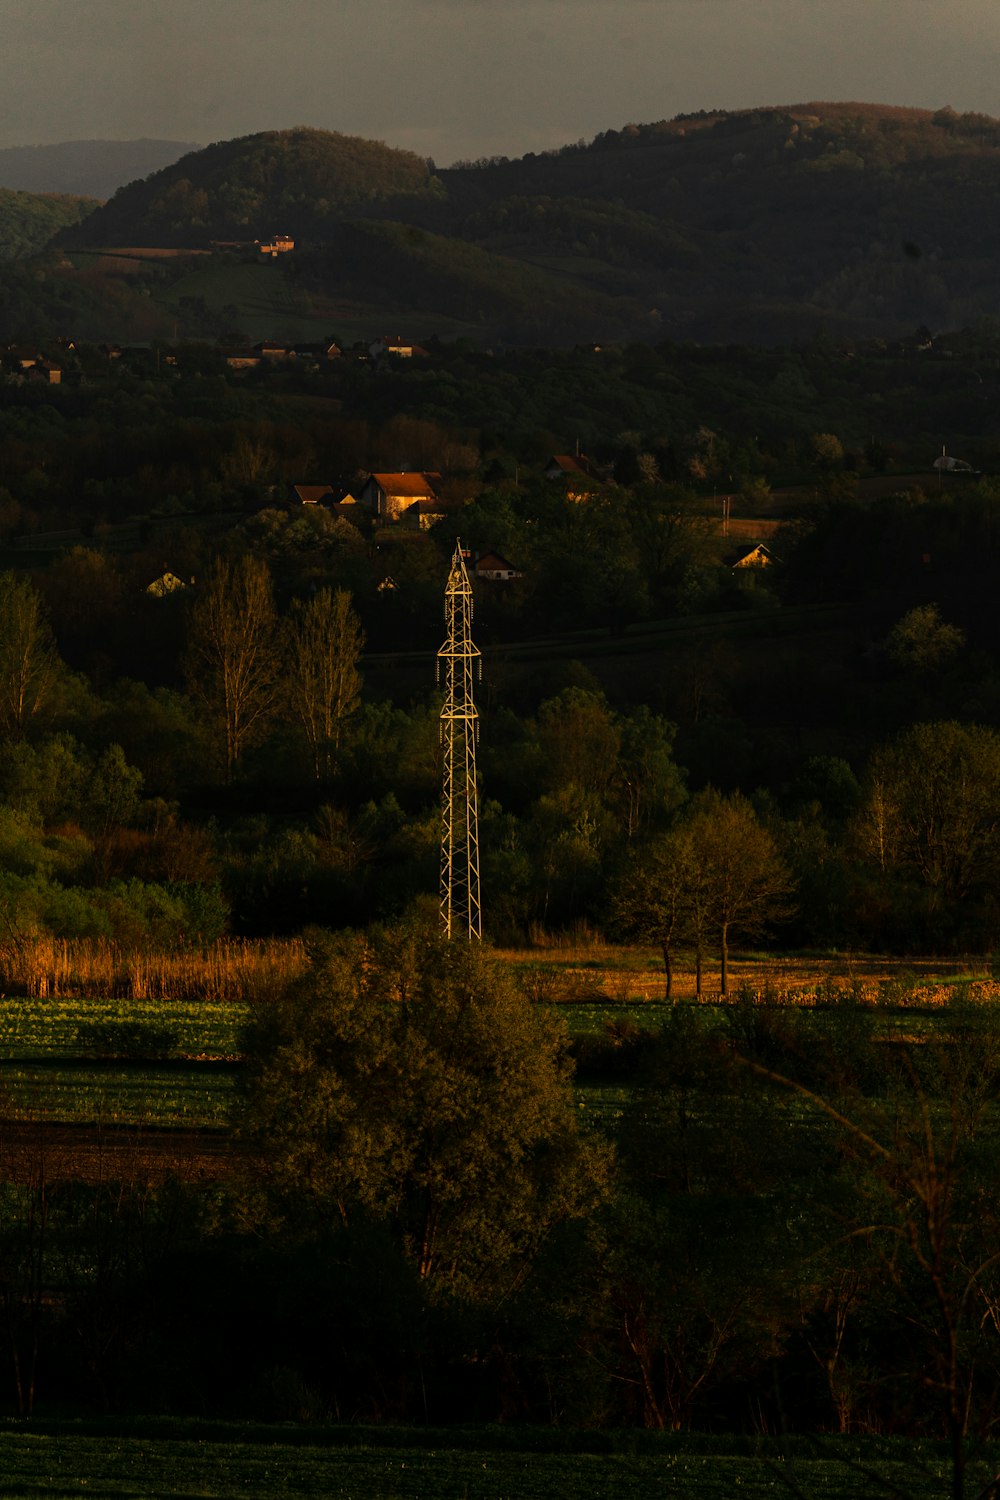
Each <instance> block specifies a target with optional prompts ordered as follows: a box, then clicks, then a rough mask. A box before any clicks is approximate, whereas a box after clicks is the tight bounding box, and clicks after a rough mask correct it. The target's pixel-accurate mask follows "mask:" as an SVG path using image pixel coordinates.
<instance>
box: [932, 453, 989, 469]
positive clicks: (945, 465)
mask: <svg viewBox="0 0 1000 1500" xmlns="http://www.w3.org/2000/svg"><path fill="white" fill-rule="evenodd" d="M934 467H935V469H937V471H938V473H939V474H978V473H979V470H978V469H974V468H973V467H972V465H971V464H967V463H966V462H965V459H964V458H953V457H952V456H951V454H950V453H944V452H942V454H941V457H940V458H936V459H935V460H934Z"/></svg>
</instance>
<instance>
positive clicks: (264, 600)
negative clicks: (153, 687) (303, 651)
mask: <svg viewBox="0 0 1000 1500" xmlns="http://www.w3.org/2000/svg"><path fill="white" fill-rule="evenodd" d="M187 676H188V682H189V685H190V687H191V690H192V692H193V693H194V694H195V696H196V697H198V698H200V699H201V701H202V702H203V703H204V704H205V706H206V708H207V709H208V711H209V713H210V714H211V716H212V718H213V720H214V722H215V726H216V729H217V730H218V732H219V734H220V738H221V743H222V748H223V757H224V763H225V770H226V780H227V781H231V780H232V778H233V773H234V770H235V768H236V765H237V763H238V761H239V760H240V758H241V756H242V755H243V754H244V752H245V750H246V749H247V747H248V746H249V745H251V744H252V743H253V742H254V740H256V739H257V738H258V737H259V736H260V734H261V733H262V731H263V730H264V729H265V727H266V726H267V723H268V720H269V719H270V718H271V715H272V714H273V712H274V709H275V706H276V704H277V699H278V692H279V680H280V652H279V648H278V624H277V616H276V614H275V609H274V600H273V597H272V591H271V575H270V573H269V572H268V569H267V565H266V564H265V563H262V562H259V561H258V560H257V559H256V558H254V557H250V556H245V557H242V558H240V560H239V561H238V562H236V563H230V562H228V561H226V560H225V559H224V558H217V559H216V562H215V566H214V567H213V569H212V572H211V574H210V576H209V580H208V583H207V585H206V587H205V591H204V593H203V594H201V595H200V597H199V598H198V599H197V600H196V601H195V604H194V607H193V608H192V611H191V623H190V632H189V637H188V651H187Z"/></svg>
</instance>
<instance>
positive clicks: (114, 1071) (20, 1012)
mask: <svg viewBox="0 0 1000 1500" xmlns="http://www.w3.org/2000/svg"><path fill="white" fill-rule="evenodd" d="M547 967H548V968H549V969H551V971H552V972H556V973H558V972H559V970H560V966H559V965H558V964H557V963H552V964H551V965H549V966H547ZM574 972H578V971H574ZM627 972H628V971H625V970H623V971H622V973H623V975H625V977H626V978H627ZM583 973H584V977H586V973H587V971H586V970H584V971H583ZM603 982H605V983H606V976H605V980H604V981H603ZM594 983H595V984H596V983H597V981H596V980H595V981H594ZM626 988H627V986H626ZM899 989H900V995H901V997H902V999H903V1003H901V1004H886V1005H884V1006H880V1007H879V1008H878V1027H877V1035H878V1036H879V1037H880V1038H882V1039H884V1040H885V1041H887V1042H892V1041H899V1040H904V1039H908V1040H912V1039H913V1038H915V1037H916V1038H920V1037H924V1036H931V1035H933V1033H934V1031H935V1028H936V1027H937V1026H938V1025H939V1023H940V1019H941V1017H942V1014H944V1013H947V1014H948V1015H949V1017H950V1019H951V1021H954V1010H953V1009H952V1008H951V1007H949V1008H948V1010H947V1012H944V1011H943V1010H942V1007H941V1005H940V1004H937V1005H933V1006H921V1005H920V1004H919V996H920V990H919V988H914V989H912V990H910V989H909V987H908V985H900V986H899ZM953 991H954V995H955V998H956V1001H960V999H961V994H962V990H961V986H960V985H956V986H954V987H953ZM623 993H624V992H623ZM550 1003H551V1008H552V1010H553V1012H554V1013H555V1014H557V1015H558V1016H559V1017H560V1018H561V1019H563V1020H564V1021H565V1022H566V1025H567V1028H568V1030H569V1033H570V1036H571V1037H572V1038H574V1039H576V1040H578V1041H579V1042H581V1043H583V1044H586V1043H591V1044H593V1043H597V1044H600V1043H601V1041H602V1040H604V1039H609V1040H610V1042H611V1045H612V1050H614V1044H615V1041H616V1039H617V1040H618V1041H622V1042H627V1040H628V1038H629V1037H632V1036H634V1035H635V1034H636V1033H640V1032H655V1031H656V1030H658V1029H659V1027H660V1026H661V1025H662V1024H663V1023H664V1021H665V1019H666V1017H667V1016H668V1015H669V1013H670V1007H669V1006H668V1005H666V1004H665V1003H664V1002H663V1001H659V1000H633V999H628V998H625V999H610V998H607V997H605V998H600V999H594V998H588V999H585V1000H579V1001H571V1002H565V1001H563V1002H556V1003H552V1002H550ZM733 1010H734V1007H733V1006H730V1005H727V1006H718V1005H702V1006H699V1011H700V1012H701V1013H702V1014H703V1015H704V1016H706V1018H709V1017H710V1018H712V1020H713V1022H716V1023H718V1024H719V1025H723V1024H724V1023H725V1018H726V1017H727V1016H731V1015H732V1014H733ZM968 1013H969V1015H970V1016H972V1015H974V1014H975V1008H974V1007H972V1006H970V1007H969V1012H968ZM244 1019H245V1012H244V1010H243V1008H242V1007H241V1006H238V1005H232V1004H226V1005H222V1004H219V1005H213V1004H210V1003H206V1002H204V1001H169V1002H168V1001H141V1000H134V999H131V1000H94V999H71V998H65V999H27V998H17V999H13V998H9V999H3V1000H0V1109H3V1110H5V1111H6V1112H8V1113H10V1114H11V1115H13V1116H14V1117H22V1118H29V1119H32V1120H36V1121H39V1120H49V1121H59V1122H62V1123H68V1124H86V1123H90V1122H95V1123H101V1124H108V1125H130V1126H131V1125H144V1126H157V1127H163V1128H168V1129H177V1128H178V1127H182V1128H185V1129H189V1130H190V1129H195V1130H196V1129H211V1130H217V1129H220V1128H222V1127H224V1126H225V1125H226V1123H227V1121H228V1119H229V1117H230V1112H231V1108H232V1104H233V1100H234V1091H235V1087H236V1080H237V1076H238V1073H239V1068H240V1061H239V1049H240V1031H241V1027H242V1025H243V1022H244ZM612 1075H613V1076H607V1070H606V1068H605V1067H604V1066H603V1065H602V1063H601V1059H600V1055H598V1056H597V1058H596V1059H595V1057H594V1056H593V1055H592V1051H591V1052H588V1051H587V1049H586V1045H584V1050H583V1053H582V1070H581V1076H580V1077H579V1078H578V1079H577V1083H576V1095H577V1102H578V1106H579V1109H580V1111H581V1119H586V1120H587V1121H588V1122H589V1123H591V1124H594V1125H597V1126H599V1127H601V1128H605V1129H608V1128H612V1129H613V1128H614V1125H615V1123H616V1121H617V1120H618V1119H619V1118H620V1117H621V1113H622V1111H623V1110H624V1108H625V1107H626V1105H627V1103H628V1100H629V1097H630V1092H631V1090H630V1084H629V1080H628V1077H627V1076H625V1077H622V1076H619V1075H620V1069H617V1068H615V1069H612Z"/></svg>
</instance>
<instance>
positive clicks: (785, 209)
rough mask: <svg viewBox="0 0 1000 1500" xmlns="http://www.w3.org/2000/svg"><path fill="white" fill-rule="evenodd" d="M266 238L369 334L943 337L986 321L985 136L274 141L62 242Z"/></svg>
mask: <svg viewBox="0 0 1000 1500" xmlns="http://www.w3.org/2000/svg"><path fill="white" fill-rule="evenodd" d="M359 216H363V219H364V221H365V222H364V223H363V224H362V223H358V222H355V221H356V220H357V219H358V217H359ZM376 221H382V224H383V229H382V230H381V231H380V233H379V235H377V236H376V235H375V231H374V229H373V224H374V222H376ZM390 226H394V227H390ZM279 231H280V232H287V233H289V234H292V235H294V236H295V238H296V240H297V241H298V253H297V256H296V257H295V260H294V261H293V263H291V264H289V265H287V266H283V267H282V268H281V270H280V272H278V273H277V274H278V275H279V276H281V277H294V278H298V280H299V282H300V283H301V285H303V286H305V287H306V288H307V289H308V291H309V293H310V295H314V296H316V297H319V298H323V297H325V298H327V299H328V300H330V299H332V300H333V301H334V302H336V299H337V298H338V297H342V296H344V295H347V294H348V288H349V296H350V298H351V299H352V302H353V303H354V304H355V306H358V305H360V306H362V307H366V306H367V307H370V308H371V309H372V315H373V317H374V319H375V329H373V331H376V330H377V325H378V322H379V311H380V310H383V309H384V310H386V311H388V310H390V309H391V310H392V311H393V312H394V313H395V314H398V316H399V317H400V318H403V319H406V318H407V317H410V316H412V317H413V319H414V320H415V321H416V323H417V329H416V331H417V332H418V333H419V332H421V330H422V329H424V327H425V325H427V324H433V323H434V322H435V321H436V320H438V319H440V318H442V317H448V318H456V317H458V318H460V319H462V320H463V321H465V322H468V323H469V324H470V325H471V326H472V327H473V328H474V329H475V330H477V332H478V333H479V335H480V336H481V337H482V338H483V339H502V340H503V341H505V342H513V343H516V342H526V343H530V342H535V341H538V340H544V339H548V340H550V341H552V342H558V343H572V342H575V341H579V342H589V341H598V342H600V341H615V340H621V339H634V340H650V341H653V342H656V341H660V340H663V339H673V340H684V339H694V340H698V341H701V342H723V343H729V342H734V343H736V342H743V343H757V344H774V343H782V342H794V341H800V340H802V339H805V338H809V337H811V336H814V335H815V334H816V333H817V332H821V331H822V332H825V333H828V334H831V335H834V336H872V335H893V334H898V333H900V332H903V331H912V329H913V328H915V327H917V326H919V325H920V324H927V325H928V326H930V327H931V328H934V329H942V328H948V327H960V326H965V325H968V324H970V323H972V322H974V321H975V320H976V319H977V318H978V317H980V316H983V315H993V313H994V312H995V309H996V307H997V306H998V304H1000V256H998V254H997V250H998V248H1000V244H998V241H1000V121H997V120H993V119H990V118H988V117H986V116H982V115H957V114H955V113H954V112H953V111H951V110H941V111H938V112H937V113H936V114H932V113H930V112H929V111H926V110H915V109H897V108H893V107H890V106H878V105H862V104H804V105H796V106H789V107H785V108H774V109H764V110H757V111H753V112H744V113H738V114H703V115H698V116H693V117H692V116H687V117H678V118H677V119H674V120H670V121H661V122H659V123H656V124H648V125H628V126H625V127H624V128H623V129H621V130H609V131H606V132H604V133H603V134H601V135H599V136H597V137H596V138H595V139H594V140H593V141H592V142H591V143H590V144H589V145H577V146H569V147H566V148H564V149H563V150H562V151H558V152H550V153H546V154H543V155H540V156H536V155H531V154H529V155H527V156H525V157H522V158H520V159H518V160H514V161H507V160H506V159H503V158H498V159H494V160H491V161H488V162H479V163H459V164H456V165H455V166H453V167H451V168H448V169H445V170H438V169H436V168H434V166H433V164H432V163H429V162H426V161H424V160H422V159H421V158H419V157H417V156H414V155H412V154H410V153H407V152H402V151H395V150H393V149H391V148H389V147H387V146H384V145H382V144H380V143H376V142H371V141H363V140H359V139H357V138H354V137H348V136H341V135H335V134H331V133H330V132H325V131H317V130H307V129H304V128H301V129H296V130H289V131H273V132H268V133H265V134H262V135H254V136H247V137H243V138H241V139H240V140H236V141H229V142H223V143H220V144H218V145H215V146H211V147H208V148H207V149H206V150H204V151H198V152H194V153H192V154H190V155H188V156H186V157H184V158H183V160H182V161H180V162H177V163H175V164H174V165H173V166H171V167H169V168H167V169H165V170H164V171H161V172H158V173H157V174H155V175H154V176H153V177H150V178H149V179H147V180H146V181H145V182H141V183H133V184H132V185H131V186H130V187H128V188H125V189H123V190H122V191H121V192H119V193H118V194H117V195H116V196H115V198H114V199H113V200H112V201H111V202H110V203H109V204H107V205H106V206H105V207H103V208H101V209H99V210H98V211H97V212H95V213H94V214H93V215H91V217H90V218H89V219H88V220H87V221H86V222H85V223H84V224H82V225H79V226H77V227H76V228H74V229H72V230H69V231H64V233H63V234H62V235H61V236H60V243H61V244H63V245H66V246H74V247H80V246H85V245H89V246H108V245H161V246H188V247H191V248H195V247H204V246H206V245H207V244H208V242H209V241H211V240H213V239H215V240H253V239H265V238H269V237H270V236H271V235H273V234H274V233H276V232H279ZM362 243H363V244H364V245H365V246H366V247H367V248H368V249H370V250H371V251H372V254H371V257H370V259H368V258H366V254H361V253H358V247H359V245H360V244H362ZM228 300H232V299H228ZM278 300H279V304H280V302H281V301H282V300H283V299H282V298H279V299H278ZM284 300H286V301H287V297H285V298H284ZM334 313H335V308H334Z"/></svg>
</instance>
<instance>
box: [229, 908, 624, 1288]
mask: <svg viewBox="0 0 1000 1500" xmlns="http://www.w3.org/2000/svg"><path fill="white" fill-rule="evenodd" d="M247 1048H248V1055H249V1069H248V1081H247V1086H246V1090H245V1095H244V1101H243V1109H242V1123H241V1126H240V1130H241V1134H242V1135H243V1138H244V1139H245V1140H246V1141H248V1143H250V1144H251V1145H252V1146H253V1147H254V1148H255V1155H256V1160H257V1162H258V1163H259V1169H260V1173H261V1174H262V1178H263V1180H264V1181H265V1183H266V1184H267V1186H268V1188H269V1189H270V1192H271V1194H272V1198H273V1201H275V1202H276V1203H278V1204H279V1205H281V1210H282V1212H283V1213H284V1214H285V1215H286V1216H289V1217H291V1218H294V1216H295V1215H296V1214H297V1213H301V1212H304V1213H305V1214H306V1215H307V1216H308V1218H309V1220H310V1221H311V1222H313V1223H319V1224H324V1223H325V1224H331V1223H332V1224H338V1223H339V1224H341V1225H342V1226H344V1227H345V1228H346V1229H348V1230H351V1229H352V1228H353V1229H355V1230H358V1231H361V1230H363V1228H364V1225H365V1224H366V1223H369V1224H370V1223H372V1222H373V1221H374V1222H376V1223H380V1224H382V1225H384V1226H386V1227H387V1228H388V1230H389V1232H390V1233H391V1234H392V1236H393V1238H394V1240H395V1241H396V1243H397V1244H398V1246H399V1247H400V1249H401V1251H402V1253H403V1254H404V1255H405V1256H406V1258H407V1259H408V1260H409V1261H410V1263H411V1265H412V1266H413V1268H414V1270H415V1272H416V1274H417V1275H418V1276H419V1278H420V1279H421V1280H423V1281H425V1282H427V1283H428V1284H429V1285H430V1284H433V1285H434V1286H436V1287H440V1288H444V1289H450V1290H453V1291H460V1292H463V1293H464V1294H465V1295H466V1296H469V1297H471V1298H472V1299H473V1300H477V1299H490V1298H492V1297H496V1296H499V1295H502V1291H503V1288H504V1287H505V1286H506V1287H509V1286H511V1285H513V1284H514V1283H515V1282H516V1280H517V1278H518V1275H519V1274H520V1273H521V1271H522V1269H523V1267H524V1266H525V1264H526V1263H528V1262H530V1260H531V1258H532V1256H533V1255H534V1254H535V1253H536V1252H537V1250H538V1249H539V1248H540V1246H541V1244H542V1243H543V1241H544V1240H545V1238H546V1236H547V1235H548V1234H549V1232H550V1231H551V1230H552V1229H553V1228H554V1227H555V1226H556V1225H557V1224H558V1223H560V1222H562V1221H564V1220H568V1219H573V1218H576V1217H580V1216H582V1215H583V1214H584V1213H586V1212H587V1211H588V1209H589V1207H590V1206H591V1205H592V1204H594V1203H595V1202H596V1201H598V1200H599V1199H600V1198H601V1196H602V1194H603V1192H604V1181H605V1176H606V1170H607V1161H606V1156H605V1152H604V1150H603V1148H601V1147H599V1146H598V1145H596V1144H595V1143H593V1142H592V1141H591V1140H589V1139H588V1138H587V1137H586V1136H585V1135H584V1134H582V1133H581V1131H580V1129H579V1126H578V1123H577V1114H576V1107H575V1104H574V1100H573V1095H572V1091H571V1089H570V1081H569V1064H568V1062H567V1057H566V1037H565V1032H564V1030H563V1028H562V1026H561V1025H560V1023H558V1022H556V1021H554V1020H552V1019H551V1018H550V1017H548V1016H546V1015H545V1014H544V1013H543V1012H541V1011H539V1010H538V1009H537V1008H534V1007H532V1006H531V1005H530V1004H529V1003H528V1001H527V999H526V998H525V996H524V995H523V994H522V993H521V992H520V990H519V989H518V988H517V986H516V985H515V983H514V982H513V980H512V979H511V976H510V974H509V972H508V971H507V970H506V969H504V968H502V967H501V966H500V965H498V964H497V963H496V962H495V961H494V960H493V959H492V958H491V957H490V955H489V954H488V953H487V952H485V951H484V950H483V949H481V947H480V945H479V944H464V943H453V944H449V943H447V942H445V941H444V940H443V939H442V938H441V937H440V935H439V934H438V932H437V929H436V927H434V928H431V927H428V928H427V929H426V930H424V929H421V928H417V927H413V926H409V927H400V928H397V929H393V930H377V929H376V930H374V931H372V932H370V933H368V934H365V935H356V934H353V933H347V934H341V935H337V936H334V937H329V938H322V939H316V940H315V942H314V944H313V948H312V968H311V970H310V972H309V974H308V975H307V976H306V977H305V978H304V979H303V980H301V981H300V982H298V983H296V984H293V985H292V986H290V987H288V988H287V989H285V990H283V991H282V992H281V993H280V994H278V995H275V996H269V997H267V998H266V1000H265V1001H264V1003H262V1004H261V1005H260V1006H259V1007H258V1009H257V1011H256V1013H255V1015H254V1018H253V1023H252V1026H251V1029H250V1033H249V1036H248V1038H247Z"/></svg>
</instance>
